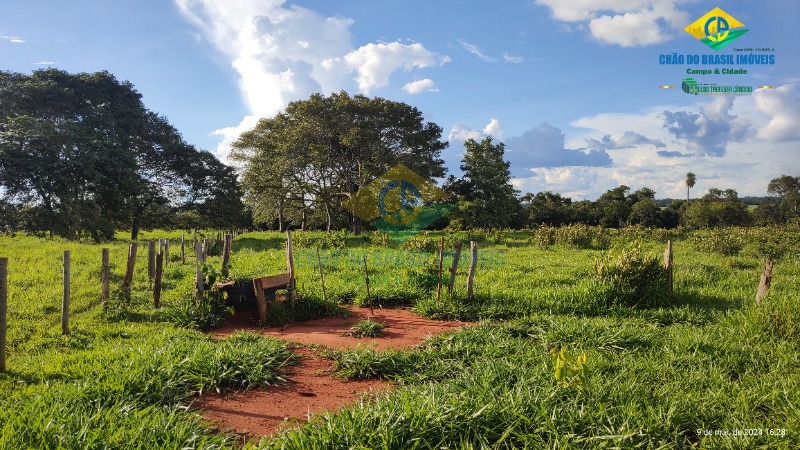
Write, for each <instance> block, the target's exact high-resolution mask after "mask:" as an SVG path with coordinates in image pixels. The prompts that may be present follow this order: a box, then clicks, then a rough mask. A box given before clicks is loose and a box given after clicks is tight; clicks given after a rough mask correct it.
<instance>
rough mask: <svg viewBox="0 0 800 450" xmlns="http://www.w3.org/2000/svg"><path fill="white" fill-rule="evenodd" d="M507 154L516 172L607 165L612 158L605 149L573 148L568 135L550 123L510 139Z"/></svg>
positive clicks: (507, 142)
mask: <svg viewBox="0 0 800 450" xmlns="http://www.w3.org/2000/svg"><path fill="white" fill-rule="evenodd" d="M506 149H507V152H506V155H507V157H508V160H509V162H511V166H512V172H513V171H516V173H518V174H519V173H525V172H526V171H527V169H531V168H536V167H566V166H594V167H597V166H607V165H610V164H611V162H612V161H611V157H610V156H609V154H608V153H607V152H606V151H605V150H604V149H596V150H588V151H587V150H586V149H569V148H566V145H565V136H564V133H562V132H561V130H559V129H558V128H555V127H553V126H551V125H549V124H547V123H543V124H541V125H539V126H538V127H534V128H531V129H530V130H528V131H526V132H524V133H523V134H522V135H521V136H517V137H512V138H509V139H508V140H507V141H506Z"/></svg>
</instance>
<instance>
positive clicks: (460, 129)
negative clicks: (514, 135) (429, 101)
mask: <svg viewBox="0 0 800 450" xmlns="http://www.w3.org/2000/svg"><path fill="white" fill-rule="evenodd" d="M489 136H491V137H493V138H494V139H495V140H496V141H500V140H502V139H503V124H501V123H500V120H498V119H495V118H494V117H492V118H491V119H490V120H489V123H488V124H486V126H485V127H483V129H482V130H481V131H477V130H473V129H472V128H470V127H469V126H467V125H464V124H456V125H453V128H451V129H450V134H449V135H448V136H447V140H448V141H450V142H451V143H454V142H458V143H462V142H464V141H466V140H467V139H472V140H475V141H482V140H483V139H485V138H487V137H489Z"/></svg>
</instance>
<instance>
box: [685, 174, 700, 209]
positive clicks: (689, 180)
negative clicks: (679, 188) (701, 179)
mask: <svg viewBox="0 0 800 450" xmlns="http://www.w3.org/2000/svg"><path fill="white" fill-rule="evenodd" d="M696 181H697V177H696V176H694V174H693V173H692V172H689V173H687V174H686V211H689V189H691V188H693V187H694V183H695V182H696Z"/></svg>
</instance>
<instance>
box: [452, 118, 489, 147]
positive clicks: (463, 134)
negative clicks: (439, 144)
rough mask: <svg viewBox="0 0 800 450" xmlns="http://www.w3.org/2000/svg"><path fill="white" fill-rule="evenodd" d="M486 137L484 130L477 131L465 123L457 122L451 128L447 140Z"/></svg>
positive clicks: (455, 140) (476, 139) (478, 139)
mask: <svg viewBox="0 0 800 450" xmlns="http://www.w3.org/2000/svg"><path fill="white" fill-rule="evenodd" d="M485 137H486V134H485V133H483V132H482V131H476V130H473V129H472V128H470V127H468V126H467V125H464V124H455V125H453V128H451V129H450V134H448V135H447V140H448V141H450V142H464V141H466V140H467V139H472V140H475V141H480V140H482V139H483V138H485ZM451 147H452V146H451Z"/></svg>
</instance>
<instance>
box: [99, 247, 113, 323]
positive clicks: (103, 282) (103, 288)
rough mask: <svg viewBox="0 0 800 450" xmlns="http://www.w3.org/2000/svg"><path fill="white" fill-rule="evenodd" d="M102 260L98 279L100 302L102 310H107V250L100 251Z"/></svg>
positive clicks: (109, 269)
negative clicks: (100, 273)
mask: <svg viewBox="0 0 800 450" xmlns="http://www.w3.org/2000/svg"><path fill="white" fill-rule="evenodd" d="M102 260H103V266H102V275H101V277H100V302H101V303H102V304H103V308H107V307H108V297H109V286H108V283H109V282H110V279H109V272H110V271H111V268H110V264H109V253H108V248H104V249H103V250H102Z"/></svg>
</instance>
